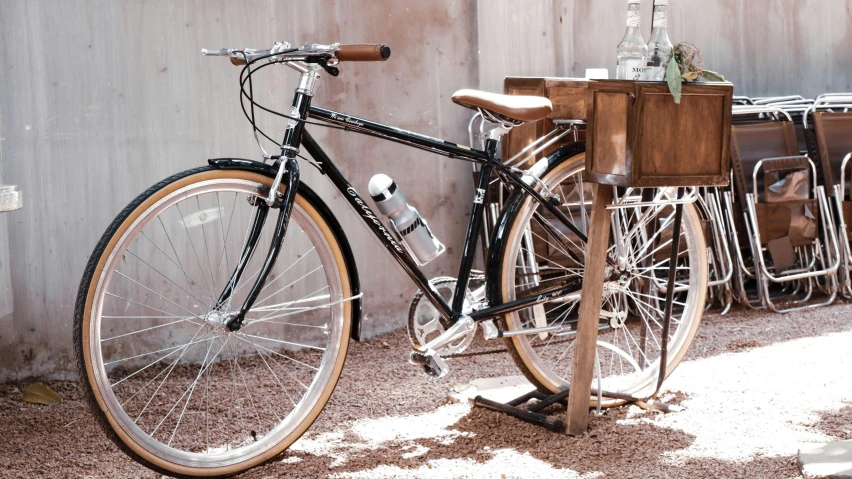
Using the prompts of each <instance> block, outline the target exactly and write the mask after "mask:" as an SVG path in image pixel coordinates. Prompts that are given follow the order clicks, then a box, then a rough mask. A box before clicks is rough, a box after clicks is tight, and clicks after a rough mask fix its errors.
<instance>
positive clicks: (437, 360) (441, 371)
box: [408, 349, 450, 379]
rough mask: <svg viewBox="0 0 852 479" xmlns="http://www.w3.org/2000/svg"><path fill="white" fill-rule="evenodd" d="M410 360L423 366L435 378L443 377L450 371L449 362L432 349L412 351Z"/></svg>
mask: <svg viewBox="0 0 852 479" xmlns="http://www.w3.org/2000/svg"><path fill="white" fill-rule="evenodd" d="M408 362H410V363H411V364H414V365H415V366H420V367H422V368H423V371H424V372H426V374H427V375H429V376H430V377H432V378H435V379H439V378H442V377H444V376H446V375H447V373H449V372H450V368H449V366H447V363H445V362H444V360H443V359H441V356H439V355H438V353H436V352H435V351H434V350H432V349H427V350H425V351H420V350H417V349H415V350H413V351H411V354H409V355H408Z"/></svg>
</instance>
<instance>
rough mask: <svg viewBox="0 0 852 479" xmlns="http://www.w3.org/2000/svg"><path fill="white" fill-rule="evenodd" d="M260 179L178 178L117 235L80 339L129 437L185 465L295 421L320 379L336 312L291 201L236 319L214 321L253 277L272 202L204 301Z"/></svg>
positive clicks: (271, 438)
mask: <svg viewBox="0 0 852 479" xmlns="http://www.w3.org/2000/svg"><path fill="white" fill-rule="evenodd" d="M263 189H264V185H261V184H259V183H257V182H253V181H249V180H240V179H214V180H206V181H199V182H197V183H193V184H190V185H188V186H185V187H183V188H181V189H178V190H176V191H174V192H172V193H170V194H169V195H167V196H166V197H164V198H162V199H160V200H159V201H157V202H156V203H155V204H154V205H152V206H151V207H149V208H148V209H147V210H146V211H144V212H143V213H142V214H141V215H139V217H138V218H136V220H135V221H134V222H133V224H132V225H130V227H129V228H128V229H127V230H126V231H125V233H124V234H123V235H122V237H121V238H120V239H119V240H118V242H117V243H116V245H115V247H114V248H113V250H112V251H111V252H110V255H109V257H108V258H107V261H106V263H105V266H104V271H103V273H102V274H101V275H100V278H99V281H98V283H97V285H96V292H95V296H94V302H93V305H92V309H91V323H90V329H89V331H88V334H89V344H90V345H91V350H90V352H89V354H90V359H91V362H92V366H93V367H92V369H93V371H94V376H95V378H94V379H95V381H96V382H97V387H98V390H99V391H100V392H101V397H102V399H103V401H104V403H105V405H106V407H107V409H108V410H109V412H110V414H111V415H112V416H113V417H114V418H115V419H116V421H117V422H118V424H119V425H120V427H121V428H122V430H123V431H124V433H125V434H127V435H128V436H129V437H130V438H131V439H132V440H133V441H134V442H135V443H136V444H138V445H140V446H142V447H143V448H145V450H147V451H149V452H150V453H152V454H154V455H155V456H157V457H159V458H161V459H163V460H166V461H169V462H171V463H175V464H181V465H185V466H188V467H221V466H227V465H230V464H234V463H237V462H242V461H245V460H247V459H250V458H252V457H256V456H258V455H260V454H263V453H264V452H266V451H268V450H269V449H270V448H272V447H273V446H275V445H276V444H278V443H280V442H281V441H282V440H284V439H285V438H286V437H288V436H289V435H290V434H292V433H293V432H294V431H296V430H297V429H298V428H299V426H300V425H301V424H302V423H303V422H304V421H305V419H306V418H307V417H308V416H309V413H310V411H312V410H313V409H314V407H315V406H316V405H317V404H318V402H319V401H320V400H321V398H322V396H323V393H324V392H325V390H326V389H327V386H329V381H330V380H331V379H332V376H333V373H334V367H335V364H336V362H337V359H338V355H339V353H340V349H341V343H342V341H346V340H347V338H343V337H342V329H343V325H344V314H343V312H344V307H343V301H344V300H345V299H346V298H343V297H342V291H343V288H342V285H341V280H340V271H339V270H338V267H337V263H336V262H335V259H334V256H333V252H332V249H331V247H330V246H329V244H328V241H327V240H326V237H325V236H324V235H323V233H322V230H321V229H320V227H319V225H317V224H316V223H315V222H314V221H313V219H312V218H311V216H310V215H309V214H308V213H307V212H306V211H305V210H304V209H303V208H302V207H301V206H299V204H298V203H297V204H296V205H295V206H294V209H293V213H292V216H291V219H290V223H289V227H288V231H287V235H286V237H285V239H284V244H283V247H282V251H281V253H280V256H279V258H278V260H277V262H276V265H275V268H274V269H273V271H272V273H271V274H270V276H269V279H268V280H267V282H266V284H265V285H264V289H263V291H262V292H261V294H260V296H259V297H258V300H257V301H256V302H255V305H254V307H253V308H252V309H251V311H249V313H248V314H247V316H246V322H245V323H244V326H243V327H242V328H241V329H240V330H239V331H237V332H234V333H230V332H228V331H227V329H226V328H225V326H224V323H225V321H226V320H227V317H228V315H229V314H232V313H233V312H235V311H236V310H238V309H239V307H240V305H241V304H242V300H243V299H244V297H245V294H247V292H248V290H249V289H250V287H251V285H252V284H253V283H254V279H255V277H256V275H257V274H258V272H259V269H260V265H261V264H262V262H263V260H264V259H265V254H266V250H267V248H268V245H269V244H270V241H271V239H270V238H271V232H272V229H273V228H274V224H275V220H276V216H277V212H276V211H274V210H273V211H271V212H270V214H269V217H268V218H267V221H266V224H265V226H264V231H263V234H262V236H261V239H260V241H259V242H258V247H257V249H256V251H255V254H254V255H253V257H252V258H251V260H250V261H249V263H248V267H247V268H246V270H245V273H244V275H243V277H242V278H241V280H240V281H239V283H238V284H236V285H235V288H236V289H235V293H234V295H233V297H232V298H231V300H230V301H228V302H227V304H226V305H225V306H224V307H223V308H219V309H218V310H217V309H214V308H213V305H214V304H215V303H216V299H217V298H218V296H219V294H220V292H221V291H222V290H223V288H224V286H225V285H226V284H227V282H228V279H229V277H230V275H231V272H232V271H233V268H234V266H235V264H236V261H237V259H238V257H239V254H240V252H241V251H242V248H243V245H244V243H245V241H246V238H247V233H248V226H249V225H250V224H251V221H252V220H253V212H254V211H255V208H254V207H252V206H251V205H250V204H249V202H248V201H247V200H248V199H249V198H252V197H262V196H263Z"/></svg>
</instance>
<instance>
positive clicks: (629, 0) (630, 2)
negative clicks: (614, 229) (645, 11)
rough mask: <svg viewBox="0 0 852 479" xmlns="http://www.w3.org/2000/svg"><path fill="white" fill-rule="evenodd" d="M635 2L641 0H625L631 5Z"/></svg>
mask: <svg viewBox="0 0 852 479" xmlns="http://www.w3.org/2000/svg"><path fill="white" fill-rule="evenodd" d="M635 3H642V0H627V4H628V5H633V4H635Z"/></svg>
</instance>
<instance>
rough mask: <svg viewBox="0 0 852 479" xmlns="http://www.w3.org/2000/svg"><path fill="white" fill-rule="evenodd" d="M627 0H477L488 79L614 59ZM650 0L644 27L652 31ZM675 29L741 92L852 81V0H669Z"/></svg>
mask: <svg viewBox="0 0 852 479" xmlns="http://www.w3.org/2000/svg"><path fill="white" fill-rule="evenodd" d="M626 3H627V2H626V1H624V0H527V1H524V2H523V8H518V2H512V1H509V0H479V2H478V6H479V10H478V26H479V32H478V33H479V44H480V58H479V76H480V78H481V80H482V81H481V83H480V86H481V88H483V89H500V88H502V78H503V77H504V76H508V75H549V76H568V77H578V76H579V77H581V76H583V75H584V74H585V71H586V68H597V67H600V68H609V74H610V78H614V75H615V49H616V46H617V45H618V43H619V42H620V41H621V37H622V35H623V34H624V22H625V19H626V14H625V11H626ZM652 4H653V2H651V1H650V0H645V1H643V7H642V8H643V23H642V25H643V28H642V30H643V32H644V36H645V39H646V40H647V39H648V38H649V36H650V32H651V23H650V18H651V12H652V8H653V7H652ZM669 37H670V38H671V40H672V42H673V43H678V42H683V41H688V42H691V43H693V44H695V45H696V46H698V48H700V49H701V50H702V52H703V54H704V62H705V64H706V67H707V68H708V69H710V70H714V71H718V72H719V73H722V74H724V75H725V77H726V78H727V79H729V80H730V81H732V82H733V83H734V85H735V89H736V94H737V95H748V96H769V95H789V94H801V95H805V96H808V97H813V96H816V95H819V94H821V93H826V92H830V91H850V90H852V0H713V1H706V0H670V1H669Z"/></svg>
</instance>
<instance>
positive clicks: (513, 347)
mask: <svg viewBox="0 0 852 479" xmlns="http://www.w3.org/2000/svg"><path fill="white" fill-rule="evenodd" d="M585 156H586V154H585V153H579V154H577V155H574V156H572V157H570V158H566V159H564V160H562V161H561V162H560V163H559V164H557V165H556V166H555V167H553V168H552V169H551V170H550V171H548V172H547V173H545V175H544V176H542V181H544V182H545V183H546V182H547V181H548V180H549V179H551V178H553V177H554V176H556V175H557V174H560V173H561V172H563V171H564V170H565V169H568V170H571V169H575V168H576V167H577V166H580V165H582V164H584V162H585ZM531 201H532V198H530V197H528V198H527V199H526V200H525V202H524V205H523V206H522V207H521V208H520V209H519V210H518V211H519V214H517V215H516V216H515V219H514V223H513V224H512V226H511V228H510V229H509V231H510V233H509V237H508V238H507V240H506V242H505V243H504V244H505V245H506V246H505V249H504V251H503V256H502V260H501V264H500V282H501V285H500V291H501V294H502V299H503V300H504V301H505V300H506V298H507V297H508V295H509V288H510V286H509V285H508V284H507V282H506V281H505V278H506V277H507V273H508V270H507V268H508V267H512V265H513V264H514V262H513V261H508V256H510V255H509V254H508V250H509V248H510V246H511V245H512V244H513V243H514V241H515V237H516V235H517V234H518V232H519V231H520V228H518V224H517V223H518V221H520V219H521V217H522V216H523V215H522V214H520V212H523V211H524V210H525V209H526V208H527V207H528V205H529V203H530V202H531ZM683 211H684V214H685V215H684V220H685V221H684V222H687V221H688V222H691V223H692V224H693V225H700V221H699V219H698V213H697V212H696V211H695V207H694V206H693V205H686V207H685V208H684V209H683ZM695 241H696V243H697V250H698V251H701V252H703V251H706V248H707V246H706V242H705V240H704V235H703V234H697V235H695ZM701 259H703V261H700V265H699V270H700V272H701V275H702V276H701V277H702V278H707V268H708V265H707V259H706V256H701ZM704 283H705V285H706V280H705V281H704ZM694 294H698V297H696V298H695V299H696V301H697V302H696V311H697V313H698V314H699V318H697V319H696V320H695V321H693V322H692V325H691V327H690V329H689V331H688V333H687V336H686V338H685V339H684V342H683V345H682V347H681V348H679V349H678V350H677V352H676V354H675V355H674V356H673V357H669V358H668V365H667V369H666V377H668V376H669V375H671V373H672V372H673V371H674V370H675V368H676V367H677V365H678V364H679V363H680V361H681V360H682V359H683V357H684V355H686V352H687V350H689V346H690V345H691V344H692V340H693V339H694V338H695V333H696V332H697V331H698V325H699V324H700V323H701V317H700V315H701V314H702V313H703V311H704V302H705V300H706V294H707V288H706V286H705V287H702V288H698V292H696V293H694ZM511 314H512V313H509V314H507V315H505V316H504V317H503V318H502V321H503V326H504V327H505V328H507V329H508V327H509V325H510V324H511V323H510V320H509V318H510V317H511ZM521 341H522V336H514V337H510V338H506V339H504V342H505V343H506V348H507V349H508V351H509V355H510V356H511V357H512V359H513V360H514V361H515V364H516V365H517V367H518V369H520V370H521V372H522V373H523V375H524V376H525V377H526V378H527V379H528V380H529V381H530V382H531V383H533V385H534V386H536V387H537V388H538V389H539V390H540V391H542V392H547V391H550V392H553V393H558V392H560V388H559V386H558V385H555V384H553V383H552V382H551V381H549V380H548V379H547V378H545V377H543V376H542V375H541V374H540V372H539V371H538V370H537V368H535V367H532V366H530V365H529V364H533V362H534V360H533V359H532V358H531V357H529V355H528V354H527V351H526V348H525V347H523V345H522V343H521ZM624 402H625V401H622V400H613V401H608V402H607V401H604V402H603V404H602V405H603V406H604V407H613V406H618V405H621V404H624ZM590 405H592V406H595V405H597V401H596V400H590Z"/></svg>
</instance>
